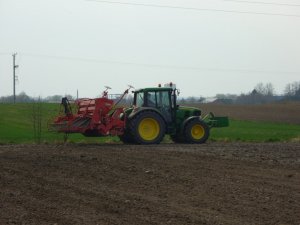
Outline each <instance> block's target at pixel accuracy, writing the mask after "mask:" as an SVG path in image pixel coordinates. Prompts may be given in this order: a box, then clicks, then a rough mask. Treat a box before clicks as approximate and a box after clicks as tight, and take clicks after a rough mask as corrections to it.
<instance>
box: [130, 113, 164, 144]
mask: <svg viewBox="0 0 300 225" xmlns="http://www.w3.org/2000/svg"><path fill="white" fill-rule="evenodd" d="M130 131H131V132H130V133H131V136H132V137H133V138H134V140H135V143H137V144H159V143H160V142H161V141H162V139H163V138H164V135H165V132H166V125H165V122H164V120H163V119H162V118H161V116H160V115H159V114H157V113H156V112H152V111H145V112H141V113H139V114H138V115H137V116H136V117H135V118H133V119H132V120H131V121H130Z"/></svg>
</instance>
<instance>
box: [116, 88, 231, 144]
mask: <svg viewBox="0 0 300 225" xmlns="http://www.w3.org/2000/svg"><path fill="white" fill-rule="evenodd" d="M133 93H134V101H133V105H132V107H130V108H126V109H125V110H124V115H123V119H124V121H125V131H124V133H123V135H119V137H120V139H121V141H123V142H124V143H135V144H159V143H160V142H161V141H162V140H163V138H164V136H165V134H168V135H170V137H171V138H172V140H173V141H174V142H175V143H190V144H202V143H205V142H206V141H207V139H208V137H209V134H210V129H211V128H213V127H226V126H228V125H229V122H228V117H216V116H214V115H213V114H212V113H209V114H208V115H206V116H202V115H201V110H200V109H198V108H194V107H186V106H179V105H177V95H178V90H177V89H176V87H175V85H172V84H170V85H168V86H167V87H155V88H143V89H139V90H135V91H134V92H133Z"/></svg>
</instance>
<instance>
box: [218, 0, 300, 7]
mask: <svg viewBox="0 0 300 225" xmlns="http://www.w3.org/2000/svg"><path fill="white" fill-rule="evenodd" d="M221 1H224V2H236V3H248V4H261V5H277V6H292V7H300V5H299V4H288V3H275V2H261V1H247V0H221Z"/></svg>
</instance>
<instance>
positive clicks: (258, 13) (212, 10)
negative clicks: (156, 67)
mask: <svg viewBox="0 0 300 225" xmlns="http://www.w3.org/2000/svg"><path fill="white" fill-rule="evenodd" d="M85 1H90V2H98V3H106V4H119V5H131V6H144V7H155V8H168V9H182V10H194V11H207V12H220V13H237V14H253V15H265V16H284V17H297V18H300V15H296V14H295V15H292V14H281V13H264V12H252V11H239V10H224V9H208V8H194V7H183V6H171V5H157V4H146V3H132V2H119V1H106V0H85Z"/></svg>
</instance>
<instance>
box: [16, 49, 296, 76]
mask: <svg viewBox="0 0 300 225" xmlns="http://www.w3.org/2000/svg"><path fill="white" fill-rule="evenodd" d="M20 54H21V55H24V56H30V57H46V58H53V59H63V60H72V61H82V62H90V63H102V64H103V63H104V64H105V63H107V64H119V65H128V66H139V67H149V68H163V69H180V70H196V71H197V70H198V71H211V72H243V73H264V74H300V72H295V71H272V70H249V69H225V68H209V67H196V66H177V65H164V64H148V63H136V62H124V61H114V60H101V59H91V58H81V57H68V56H53V55H43V54H33V53H20Z"/></svg>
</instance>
